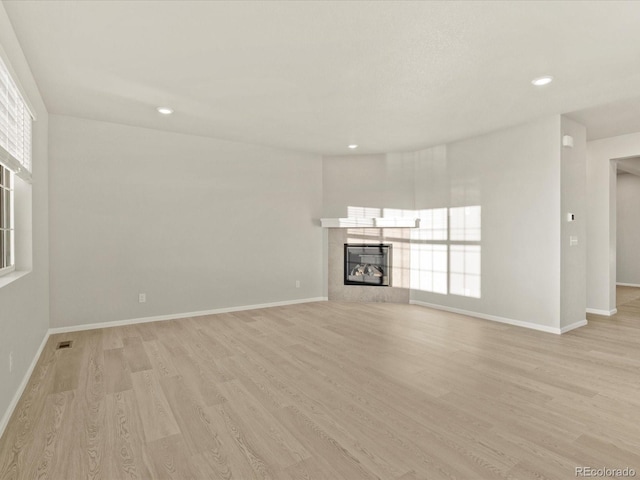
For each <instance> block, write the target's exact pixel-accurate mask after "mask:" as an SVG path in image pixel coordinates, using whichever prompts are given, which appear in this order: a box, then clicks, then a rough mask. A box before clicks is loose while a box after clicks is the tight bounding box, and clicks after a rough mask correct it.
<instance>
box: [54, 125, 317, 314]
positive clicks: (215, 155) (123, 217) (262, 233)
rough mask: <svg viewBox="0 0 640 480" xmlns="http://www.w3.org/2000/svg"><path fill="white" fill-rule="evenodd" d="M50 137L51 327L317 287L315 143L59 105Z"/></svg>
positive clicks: (263, 298)
mask: <svg viewBox="0 0 640 480" xmlns="http://www.w3.org/2000/svg"><path fill="white" fill-rule="evenodd" d="M49 138H50V158H51V174H50V185H51V272H52V274H51V324H52V325H51V326H52V327H63V326H71V325H82V324H91V323H97V322H106V321H113V320H123V319H132V318H141V317H149V316H158V315H169V314H179V313H186V312H193V311H203V310H209V309H217V308H225V307H234V306H245V305H253V304H262V303H268V302H278V301H288V300H296V299H305V298H313V297H321V296H322V295H323V291H324V286H323V284H322V280H323V269H324V265H323V263H322V259H323V245H322V238H323V237H322V231H321V229H320V227H319V222H317V219H318V218H319V217H320V211H321V205H322V187H321V185H322V182H321V179H322V164H321V158H320V157H319V156H315V155H311V154H303V153H296V152H289V151H281V150H275V149H270V148H265V147H258V146H251V145H246V144H239V143H233V142H225V141H219V140H214V139H211V138H205V137H196V136H189V135H183V134H174V133H167V132H161V131H155V130H149V129H142V128H137V127H129V126H123V125H117V124H111V123H104V122H97V121H90V120H83V119H78V118H72V117H65V116H56V115H52V116H51V117H50V137H49ZM296 280H300V281H301V288H299V289H297V288H295V282H296ZM139 292H144V293H146V295H147V303H145V304H140V303H138V293H139Z"/></svg>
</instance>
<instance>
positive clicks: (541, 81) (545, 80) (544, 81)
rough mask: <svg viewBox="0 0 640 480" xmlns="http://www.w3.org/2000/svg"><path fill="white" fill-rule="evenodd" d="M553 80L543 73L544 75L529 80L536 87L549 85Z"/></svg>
mask: <svg viewBox="0 0 640 480" xmlns="http://www.w3.org/2000/svg"><path fill="white" fill-rule="evenodd" d="M552 81H553V77H551V76H549V75H545V76H544V77H538V78H534V79H533V80H531V83H533V84H534V85H535V86H536V87H542V86H543V85H549V84H550V83H551V82H552Z"/></svg>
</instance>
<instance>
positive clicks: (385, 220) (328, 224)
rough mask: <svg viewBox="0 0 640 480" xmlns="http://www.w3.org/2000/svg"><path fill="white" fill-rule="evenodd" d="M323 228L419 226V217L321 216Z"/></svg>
mask: <svg viewBox="0 0 640 480" xmlns="http://www.w3.org/2000/svg"><path fill="white" fill-rule="evenodd" d="M320 223H321V225H322V227H323V228H419V227H420V219H418V218H403V217H395V218H394V217H378V218H321V219H320Z"/></svg>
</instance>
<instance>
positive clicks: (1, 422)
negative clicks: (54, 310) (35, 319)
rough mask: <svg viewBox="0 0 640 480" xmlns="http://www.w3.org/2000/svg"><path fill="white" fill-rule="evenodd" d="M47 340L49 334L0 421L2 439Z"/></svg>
mask: <svg viewBox="0 0 640 480" xmlns="http://www.w3.org/2000/svg"><path fill="white" fill-rule="evenodd" d="M47 340H49V332H47V333H46V334H45V336H44V338H43V339H42V343H41V344H40V348H38V351H37V352H36V354H35V355H34V357H33V360H32V361H31V365H29V368H28V369H27V371H26V372H25V374H24V377H23V378H22V382H20V385H19V386H18V390H16V393H15V394H14V395H13V398H12V399H11V403H9V406H8V407H7V410H6V411H5V412H4V415H3V416H2V419H0V438H1V437H2V435H3V434H4V429H5V428H7V424H8V423H9V419H10V418H11V415H13V411H14V410H15V408H16V406H17V405H18V402H19V401H20V397H22V394H23V393H24V390H25V388H27V384H28V383H29V379H30V378H31V374H32V373H33V370H34V369H35V368H36V365H37V363H38V360H40V355H41V354H42V351H43V350H44V346H45V345H46V344H47Z"/></svg>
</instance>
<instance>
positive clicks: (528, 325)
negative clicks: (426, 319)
mask: <svg viewBox="0 0 640 480" xmlns="http://www.w3.org/2000/svg"><path fill="white" fill-rule="evenodd" d="M409 303H411V304H412V305H420V306H422V307H428V308H435V309H436V310H444V311H446V312H452V313H459V314H460V315H467V316H468V317H475V318H482V319H483V320H491V321H493V322H500V323H506V324H508V325H515V326H516V327H524V328H530V329H531V330H539V331H541V332H547V333H555V334H556V335H560V334H561V333H563V332H562V329H560V328H558V327H549V326H547V325H538V324H537V323H531V322H523V321H522V320H513V319H511V318H505V317H498V316H496V315H487V314H486V313H478V312H472V311H470V310H462V309H460V308H452V307H446V306H444V305H438V304H436V303H427V302H420V301H418V300H410V301H409ZM584 322H585V323H584V325H586V320H585V321H584ZM578 323H581V322H578ZM573 325H575V324H573ZM578 326H582V325H576V326H575V327H573V328H577V327H578Z"/></svg>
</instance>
